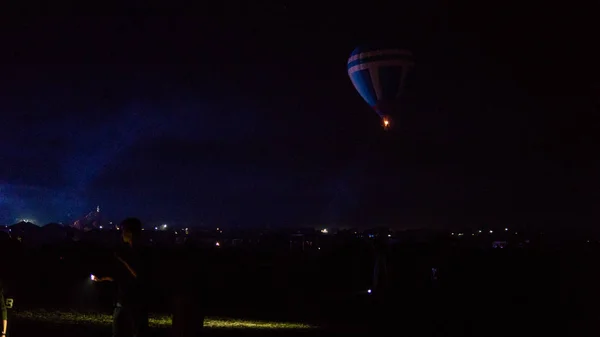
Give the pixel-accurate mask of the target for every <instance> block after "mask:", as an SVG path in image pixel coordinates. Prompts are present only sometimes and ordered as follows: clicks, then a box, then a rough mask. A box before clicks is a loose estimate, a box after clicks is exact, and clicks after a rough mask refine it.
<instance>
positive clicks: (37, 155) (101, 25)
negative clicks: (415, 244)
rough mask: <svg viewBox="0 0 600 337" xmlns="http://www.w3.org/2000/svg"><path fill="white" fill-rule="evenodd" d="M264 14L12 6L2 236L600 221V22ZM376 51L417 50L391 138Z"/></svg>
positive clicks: (466, 8)
mask: <svg viewBox="0 0 600 337" xmlns="http://www.w3.org/2000/svg"><path fill="white" fill-rule="evenodd" d="M253 3H254V2H250V1H249V2H247V3H245V2H241V1H239V2H236V1H233V2H232V1H229V2H227V3H226V4H222V5H211V6H208V7H203V8H197V9H196V8H194V9H189V10H186V11H185V12H182V11H181V10H175V9H174V8H163V9H161V10H160V11H159V10H157V9H138V10H132V9H127V8H117V7H114V8H111V10H113V11H112V12H110V11H108V9H104V13H106V14H104V15H103V16H100V14H97V15H96V16H90V15H89V13H88V15H71V14H75V13H76V12H75V11H74V10H69V9H65V8H54V9H50V10H48V12H47V13H46V14H45V15H41V14H39V13H38V14H32V12H31V11H30V12H28V13H27V15H25V14H23V12H20V13H21V14H17V13H13V12H11V11H8V10H6V11H3V12H2V20H0V29H1V33H0V34H1V36H0V39H1V42H2V47H1V50H0V52H1V54H0V61H1V62H0V63H1V65H0V74H1V76H0V83H1V87H0V111H1V115H0V117H1V119H0V223H14V222H15V221H16V219H17V218H23V217H25V218H33V219H35V220H36V222H37V223H38V224H44V223H47V222H51V221H67V220H68V219H69V217H71V218H72V220H74V219H75V218H78V217H81V216H82V215H84V214H86V213H87V212H89V211H91V210H93V209H94V208H95V207H96V205H100V207H101V210H102V212H103V213H104V214H105V215H106V216H107V218H110V219H114V220H115V221H117V220H120V218H123V217H125V216H130V215H132V216H138V217H140V218H141V219H142V221H144V222H146V223H148V224H154V223H163V222H164V223H181V224H187V225H190V226H193V225H199V224H204V225H220V226H263V225H270V226H273V227H278V226H297V225H311V226H312V225H314V226H324V225H327V226H333V225H344V226H345V225H356V226H371V225H389V226H394V227H399V228H403V227H415V226H425V227H438V228H440V227H447V226H462V225H465V226H479V225H481V224H485V225H488V224H490V225H502V224H527V223H537V224H541V225H543V226H559V225H568V226H593V225H594V224H595V223H597V222H598V221H599V220H600V219H599V217H600V213H599V212H598V211H597V209H598V207H597V205H598V201H599V199H600V196H599V193H598V189H599V188H600V179H599V178H598V172H599V171H598V170H599V169H600V164H599V162H598V144H599V140H600V133H599V132H598V131H599V121H600V118H599V117H598V112H599V111H598V108H599V104H600V99H599V94H600V81H599V80H598V78H599V75H600V72H599V69H600V67H599V65H598V64H599V62H598V60H599V59H600V53H599V49H598V47H597V41H598V38H597V33H598V32H599V31H600V29H599V27H597V25H596V22H597V17H595V15H596V13H597V11H596V9H591V8H584V7H580V8H578V9H572V8H568V7H565V6H564V4H562V6H560V7H559V6H558V4H557V5H556V6H555V7H552V6H554V5H551V4H548V3H543V4H542V3H535V4H534V3H530V4H527V5H525V4H524V2H519V3H516V2H515V3H514V4H513V3H510V2H502V3H495V4H492V3H489V2H482V3H481V4H478V3H476V2H460V3H461V4H460V5H454V4H449V3H448V2H442V1H432V0H424V1H393V2H392V1H390V2H389V3H385V2H381V1H380V2H369V1H364V2H362V3H361V5H358V3H357V4H354V5H352V4H349V3H346V4H345V5H342V4H335V2H333V3H332V4H329V5H323V4H321V5H320V6H315V5H310V4H309V3H308V2H301V1H298V2H294V1H287V2H285V1H283V2H277V3H276V2H273V4H269V5H267V4H264V5H257V4H253ZM392 3H396V6H395V7H394V5H393V4H392ZM117 12H118V15H117ZM40 13H41V12H40ZM109 13H113V14H114V15H108V14H109ZM157 13H158V14H157ZM374 43H387V44H394V45H397V46H400V47H408V48H410V49H411V50H413V52H414V54H415V59H416V67H415V68H414V69H413V72H412V74H411V78H410V80H409V82H407V86H406V89H405V100H404V102H403V108H402V112H401V114H400V115H398V117H396V122H397V125H396V127H395V129H394V130H393V131H391V132H387V133H386V132H383V131H382V129H381V127H380V124H379V123H380V121H379V119H378V117H377V115H376V114H375V113H374V112H373V111H371V110H370V108H369V107H368V105H367V104H366V103H365V102H364V101H363V100H362V99H361V97H360V96H359V95H358V94H357V93H356V91H355V90H354V88H353V86H352V84H351V82H350V80H349V78H348V76H347V73H346V60H347V58H348V55H349V54H350V52H351V51H352V50H353V49H354V47H355V46H357V45H360V44H374Z"/></svg>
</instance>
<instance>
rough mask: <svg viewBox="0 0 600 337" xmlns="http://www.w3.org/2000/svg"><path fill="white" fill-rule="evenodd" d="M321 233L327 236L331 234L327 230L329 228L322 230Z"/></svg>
mask: <svg viewBox="0 0 600 337" xmlns="http://www.w3.org/2000/svg"><path fill="white" fill-rule="evenodd" d="M321 233H323V234H327V233H329V231H328V230H327V228H323V229H321Z"/></svg>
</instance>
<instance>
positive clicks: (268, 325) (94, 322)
mask: <svg viewBox="0 0 600 337" xmlns="http://www.w3.org/2000/svg"><path fill="white" fill-rule="evenodd" d="M13 317H14V318H15V319H18V320H22V321H32V322H46V323H56V324H70V325H73V324H77V325H88V326H103V325H104V326H109V325H110V324H111V322H112V316H111V315H109V314H104V313H79V312H60V311H45V310H37V311H16V312H14V313H13ZM149 321H150V327H152V328H169V327H170V326H171V316H166V315H164V316H159V315H151V316H150V320H149ZM204 327H205V328H208V329H313V328H315V327H313V326H311V325H308V324H302V323H288V322H268V321H256V320H242V319H229V318H218V317H207V318H206V319H205V320H204Z"/></svg>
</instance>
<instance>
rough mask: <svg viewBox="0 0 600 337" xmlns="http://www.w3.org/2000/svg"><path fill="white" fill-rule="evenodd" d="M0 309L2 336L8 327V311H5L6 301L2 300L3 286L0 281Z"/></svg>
mask: <svg viewBox="0 0 600 337" xmlns="http://www.w3.org/2000/svg"><path fill="white" fill-rule="evenodd" d="M0 311H2V329H1V330H0V332H1V333H2V337H5V336H6V328H8V313H7V312H6V302H5V301H4V287H3V286H2V281H0Z"/></svg>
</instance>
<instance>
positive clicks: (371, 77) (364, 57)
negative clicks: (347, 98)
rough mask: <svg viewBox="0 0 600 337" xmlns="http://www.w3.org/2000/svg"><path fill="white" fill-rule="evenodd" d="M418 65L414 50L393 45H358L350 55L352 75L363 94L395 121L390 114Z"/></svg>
mask: <svg viewBox="0 0 600 337" xmlns="http://www.w3.org/2000/svg"><path fill="white" fill-rule="evenodd" d="M413 65H414V60H413V55H412V53H411V52H410V51H408V50H404V49H393V48H389V49H388V48H365V47H358V48H356V49H354V51H353V52H352V54H351V55H350V58H349V59H348V76H350V80H352V84H354V87H355V88H356V91H358V93H359V94H360V95H361V96H362V98H363V99H364V100H365V101H366V102H367V103H368V104H369V105H370V106H371V107H372V108H373V109H374V110H375V112H377V114H378V115H379V116H380V117H381V118H382V123H383V126H384V128H388V127H389V126H390V125H391V119H390V114H392V113H393V112H394V111H393V110H394V107H395V106H397V103H398V101H399V99H400V95H401V94H402V89H403V88H404V82H405V80H406V75H407V73H408V71H409V70H410V68H411V67H412V66H413Z"/></svg>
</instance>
